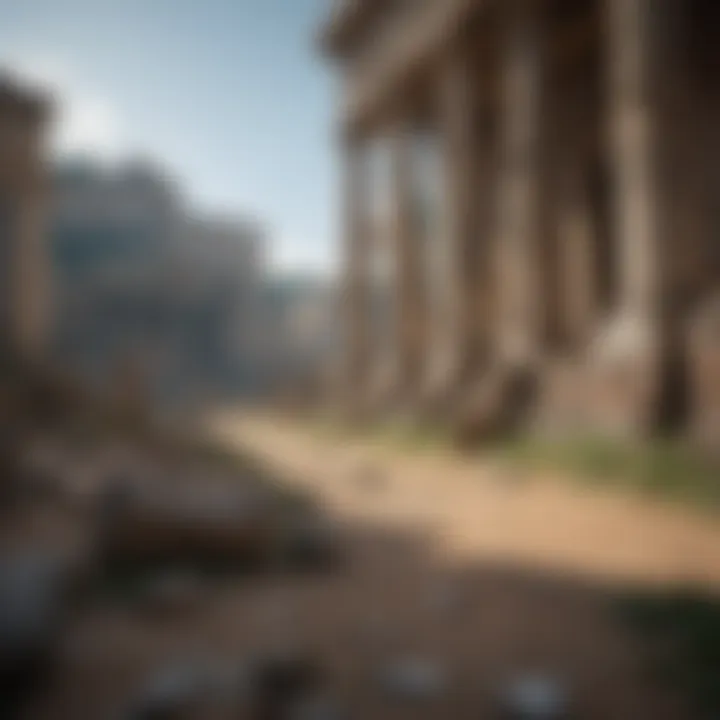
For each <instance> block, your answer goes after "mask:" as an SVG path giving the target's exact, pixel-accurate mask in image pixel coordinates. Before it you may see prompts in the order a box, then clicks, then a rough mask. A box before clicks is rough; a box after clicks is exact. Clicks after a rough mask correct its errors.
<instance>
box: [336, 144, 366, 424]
mask: <svg viewBox="0 0 720 720" xmlns="http://www.w3.org/2000/svg"><path fill="white" fill-rule="evenodd" d="M364 149H365V148H364V144H363V143H362V142H361V141H360V140H359V138H356V137H352V138H348V139H347V140H346V141H345V144H344V148H343V154H344V157H343V174H344V177H343V195H344V197H343V204H344V208H343V215H344V217H343V223H344V228H343V233H344V236H345V240H344V245H345V248H344V254H345V261H344V262H345V269H344V273H343V276H344V277H343V288H342V293H343V294H342V307H341V309H340V310H341V316H342V332H343V334H344V338H343V348H344V352H343V360H342V370H341V379H340V382H341V390H340V392H341V395H342V396H343V405H344V406H345V409H346V410H347V411H348V412H349V413H350V414H351V415H354V414H356V413H357V412H359V411H360V410H361V407H360V406H361V404H362V402H363V395H364V392H365V391H366V390H367V383H368V381H369V380H370V378H369V361H370V352H369V343H370V328H369V321H370V317H369V316H370V301H369V257H368V247H367V244H368V243H367V241H368V232H367V229H368V228H367V224H368V215H367V204H366V180H367V174H366V171H367V167H366V158H365V154H364Z"/></svg>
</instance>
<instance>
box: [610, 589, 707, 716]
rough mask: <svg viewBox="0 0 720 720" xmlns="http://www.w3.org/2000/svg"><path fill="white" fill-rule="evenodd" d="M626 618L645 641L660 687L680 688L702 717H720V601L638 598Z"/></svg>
mask: <svg viewBox="0 0 720 720" xmlns="http://www.w3.org/2000/svg"><path fill="white" fill-rule="evenodd" d="M618 610H619V612H620V614H621V617H622V618H623V619H624V620H625V621H626V622H627V623H628V625H629V626H630V627H631V628H633V629H634V630H635V631H637V632H638V633H639V635H640V637H641V638H642V639H643V640H644V641H645V643H646V647H647V648H648V651H649V653H648V655H649V659H650V661H651V664H650V668H651V670H652V672H653V675H654V677H655V678H656V679H657V681H658V682H663V683H670V684H672V685H675V686H677V687H679V688H681V689H682V690H683V691H684V692H685V693H686V694H687V696H688V697H689V699H690V701H691V702H692V704H693V710H694V711H696V712H697V713H698V716H699V717H717V716H718V714H720V600H718V598H712V597H709V596H703V595H697V594H694V593H691V592H677V593H675V594H670V595H648V594H637V593H636V594H633V595H631V596H628V597H625V598H622V599H621V600H620V601H619V602H618Z"/></svg>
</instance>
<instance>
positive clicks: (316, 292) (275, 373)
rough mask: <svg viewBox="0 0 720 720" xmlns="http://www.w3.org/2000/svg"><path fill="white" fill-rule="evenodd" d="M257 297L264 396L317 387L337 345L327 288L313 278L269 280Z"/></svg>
mask: <svg viewBox="0 0 720 720" xmlns="http://www.w3.org/2000/svg"><path fill="white" fill-rule="evenodd" d="M262 297H263V299H262V312H261V317H262V318H263V323H262V332H261V334H260V337H261V349H260V351H261V353H262V356H263V357H264V358H265V360H264V362H263V363H262V365H261V366H262V369H263V376H262V378H263V383H264V386H265V388H266V389H267V392H268V393H270V394H277V393H281V394H282V393H284V392H285V391H286V390H296V389H301V388H308V389H310V388H313V389H314V388H317V387H318V385H319V384H320V381H321V378H322V377H323V376H324V374H325V373H326V372H327V370H328V365H329V363H330V361H331V359H332V355H333V353H334V351H335V343H336V341H337V323H336V320H337V307H336V306H337V304H336V302H335V295H334V288H333V286H332V284H331V283H330V282H329V281H327V280H324V279H321V278H316V277H274V278H272V279H269V280H268V281H267V283H266V284H265V287H264V290H263V295H262Z"/></svg>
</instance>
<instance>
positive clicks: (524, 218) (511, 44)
mask: <svg viewBox="0 0 720 720" xmlns="http://www.w3.org/2000/svg"><path fill="white" fill-rule="evenodd" d="M537 5H538V4H537V3H535V2H532V1H528V0H509V2H508V3H507V4H506V14H505V23H506V25H505V33H504V37H503V48H502V57H501V67H502V69H501V74H502V91H501V92H502V100H501V112H502V116H501V120H500V133H501V153H502V155H501V170H500V173H501V178H500V198H499V210H500V214H499V218H498V228H499V229H498V241H499V248H498V252H499V263H498V265H499V267H498V269H499V293H500V308H499V313H500V322H499V338H498V344H499V353H500V359H501V361H503V362H506V363H511V364H520V365H523V364H526V363H530V362H532V360H533V359H534V357H535V356H536V354H537V352H538V351H539V349H540V348H539V345H540V338H541V334H542V326H543V311H542V292H543V289H542V287H540V275H541V270H540V268H541V265H542V263H541V259H542V258H541V255H540V250H541V249H540V242H541V237H540V236H541V216H540V212H541V198H540V191H541V140H542V125H541V122H542V107H541V99H542V93H541V91H542V83H543V75H542V72H543V64H544V63H543V53H542V29H541V23H540V17H539V13H538V8H537Z"/></svg>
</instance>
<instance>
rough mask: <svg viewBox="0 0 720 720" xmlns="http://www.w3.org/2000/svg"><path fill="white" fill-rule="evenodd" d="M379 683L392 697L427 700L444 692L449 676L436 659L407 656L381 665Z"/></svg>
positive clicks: (433, 698)
mask: <svg viewBox="0 0 720 720" xmlns="http://www.w3.org/2000/svg"><path fill="white" fill-rule="evenodd" d="M380 683H381V685H382V687H383V689H384V690H385V692H387V693H388V694H389V695H390V696H392V697H395V698H397V699H400V700H408V701H418V702H427V701H430V700H435V699H437V698H439V697H441V696H442V695H444V694H445V693H446V692H447V690H448V686H449V677H448V673H447V671H446V669H445V668H444V667H443V665H442V664H441V663H439V662H437V661H435V660H432V659H429V658H422V657H406V658H400V659H398V660H394V661H393V662H391V663H390V664H388V665H387V666H386V667H385V668H383V670H382V671H381V673H380Z"/></svg>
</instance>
